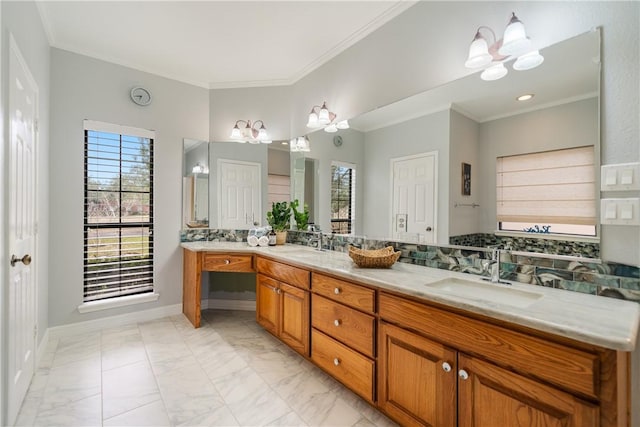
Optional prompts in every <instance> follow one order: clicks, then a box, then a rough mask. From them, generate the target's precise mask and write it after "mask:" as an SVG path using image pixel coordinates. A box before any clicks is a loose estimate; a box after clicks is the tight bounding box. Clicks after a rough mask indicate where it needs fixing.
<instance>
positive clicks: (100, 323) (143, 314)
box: [42, 303, 255, 342]
mask: <svg viewBox="0 0 640 427" xmlns="http://www.w3.org/2000/svg"><path fill="white" fill-rule="evenodd" d="M254 304H255V303H254ZM180 313H182V304H173V305H165V306H163V307H157V308H152V309H149V310H142V311H136V312H133V313H127V314H120V315H117V316H109V317H104V318H102V319H95V320H87V321H85V322H78V323H72V324H69V325H62V326H54V327H52V328H49V329H47V332H46V334H45V335H48V338H47V341H48V340H49V339H56V338H60V337H63V336H68V335H76V334H82V333H88V332H95V331H99V330H101V329H106V328H113V327H117V326H123V325H127V324H130V323H136V322H148V321H150V320H155V319H160V318H162V317H167V316H175V315H176V314H180ZM42 341H43V342H44V339H43V340H42Z"/></svg>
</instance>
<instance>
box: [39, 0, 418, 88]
mask: <svg viewBox="0 0 640 427" xmlns="http://www.w3.org/2000/svg"><path fill="white" fill-rule="evenodd" d="M418 1H419V0H398V1H397V2H396V3H395V4H394V5H393V6H392V7H390V8H389V9H387V10H385V11H384V12H383V13H382V14H380V15H378V16H377V17H375V18H374V19H372V20H371V21H370V22H368V23H367V24H366V25H364V26H362V27H361V28H359V29H358V30H356V31H355V32H354V33H353V34H351V35H350V36H349V37H348V38H346V39H344V40H342V41H341V42H339V43H338V44H336V45H335V46H334V47H332V48H331V49H330V50H328V51H327V52H325V53H323V54H321V55H320V56H318V57H317V58H316V59H315V60H314V61H312V62H311V63H309V64H307V65H306V66H305V67H303V68H302V69H300V70H299V71H297V72H295V73H294V74H293V75H291V76H290V77H288V78H284V79H271V80H239V81H223V82H205V81H198V80H192V79H185V78H184V76H183V75H179V74H174V73H162V72H158V71H157V70H155V69H149V68H146V67H141V66H140V65H139V64H135V63H133V62H130V61H127V60H124V59H122V58H118V57H113V56H109V55H105V54H102V53H99V52H96V51H93V50H91V49H82V48H78V47H77V46H71V45H68V44H66V43H62V42H58V41H57V37H56V34H55V30H54V27H53V25H51V22H50V20H49V19H48V18H47V16H49V14H48V13H47V1H44V0H40V1H36V2H35V3H36V6H37V9H38V13H39V15H40V19H41V21H42V24H43V27H44V31H45V33H46V36H47V39H48V40H49V45H50V46H51V47H55V48H58V49H62V50H65V51H68V52H73V53H77V54H80V55H85V56H88V57H91V58H94V59H98V60H101V61H106V62H110V63H112V64H116V65H121V66H124V67H127V68H131V69H134V70H137V71H141V72H145V73H149V74H154V75H156V76H159V77H164V78H167V79H171V80H176V81H179V82H183V83H187V84H190V85H193V86H198V87H202V88H205V89H236V88H249V87H267V86H290V85H293V84H295V83H296V82H297V81H299V80H300V79H302V78H303V77H305V76H306V75H308V74H309V73H311V72H312V71H314V70H316V69H317V68H319V67H321V66H322V65H324V64H325V63H327V62H328V61H330V60H331V59H333V58H334V57H336V56H338V55H339V54H340V53H342V52H344V51H345V50H346V49H348V48H349V47H351V46H353V45H354V44H356V43H357V42H359V41H360V40H362V39H363V38H365V37H366V36H367V35H369V34H371V33H372V32H373V31H375V30H376V29H378V28H380V27H381V26H382V25H384V24H385V23H387V22H389V21H390V20H392V19H393V18H395V17H396V16H398V15H400V14H401V13H402V12H404V11H405V10H407V9H409V8H410V7H411V6H413V5H414V4H416V3H417V2H418Z"/></svg>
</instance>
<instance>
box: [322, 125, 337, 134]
mask: <svg viewBox="0 0 640 427" xmlns="http://www.w3.org/2000/svg"><path fill="white" fill-rule="evenodd" d="M324 131H325V132H328V133H334V132H338V127H337V126H336V125H335V124H333V123H332V124H330V125H329V126H327V127H326V128H324Z"/></svg>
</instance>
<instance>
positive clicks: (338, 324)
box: [333, 319, 342, 326]
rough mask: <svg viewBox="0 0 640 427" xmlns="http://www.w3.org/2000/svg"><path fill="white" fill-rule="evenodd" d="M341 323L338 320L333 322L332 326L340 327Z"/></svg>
mask: <svg viewBox="0 0 640 427" xmlns="http://www.w3.org/2000/svg"><path fill="white" fill-rule="evenodd" d="M341 323H342V322H341V321H340V319H336V320H334V321H333V324H334V325H336V326H340V324H341Z"/></svg>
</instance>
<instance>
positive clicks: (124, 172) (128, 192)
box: [84, 121, 153, 302]
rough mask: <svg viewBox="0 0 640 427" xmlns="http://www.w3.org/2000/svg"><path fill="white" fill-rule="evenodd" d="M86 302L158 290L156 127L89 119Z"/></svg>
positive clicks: (86, 185)
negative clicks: (155, 252) (155, 259)
mask: <svg viewBox="0 0 640 427" xmlns="http://www.w3.org/2000/svg"><path fill="white" fill-rule="evenodd" d="M84 165H85V167H84V302H90V301H97V300H104V299H108V298H116V297H121V296H128V295H135V294H142V293H146V292H152V291H153V132H150V131H145V130H143V129H135V128H125V127H121V126H117V125H109V124H102V123H100V122H90V121H85V131H84Z"/></svg>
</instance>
